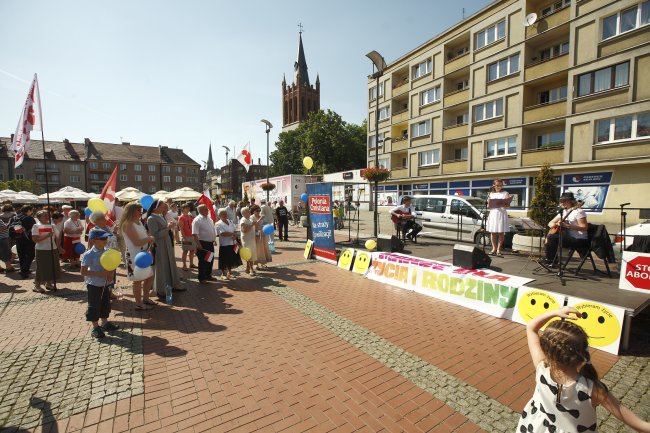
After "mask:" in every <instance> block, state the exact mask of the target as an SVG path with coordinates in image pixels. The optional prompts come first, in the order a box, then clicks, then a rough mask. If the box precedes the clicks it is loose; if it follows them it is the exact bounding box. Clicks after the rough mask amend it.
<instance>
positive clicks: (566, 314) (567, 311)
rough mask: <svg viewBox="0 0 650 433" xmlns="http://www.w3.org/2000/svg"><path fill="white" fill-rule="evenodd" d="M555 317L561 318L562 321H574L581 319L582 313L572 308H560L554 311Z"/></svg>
mask: <svg viewBox="0 0 650 433" xmlns="http://www.w3.org/2000/svg"><path fill="white" fill-rule="evenodd" d="M555 315H556V316H557V317H562V318H564V319H571V320H576V319H579V318H580V317H582V313H580V311H578V310H576V309H575V308H573V307H562V308H558V309H557V310H555Z"/></svg>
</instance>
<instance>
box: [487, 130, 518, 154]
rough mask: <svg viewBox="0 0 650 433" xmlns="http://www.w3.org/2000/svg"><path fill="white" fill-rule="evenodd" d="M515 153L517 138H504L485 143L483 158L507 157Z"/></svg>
mask: <svg viewBox="0 0 650 433" xmlns="http://www.w3.org/2000/svg"><path fill="white" fill-rule="evenodd" d="M516 153H517V137H516V136H514V135H513V136H512V137H504V138H497V139H495V140H488V141H486V142H485V157H486V158H494V157H496V156H509V155H515V154H516Z"/></svg>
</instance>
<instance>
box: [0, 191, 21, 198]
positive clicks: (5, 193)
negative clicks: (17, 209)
mask: <svg viewBox="0 0 650 433" xmlns="http://www.w3.org/2000/svg"><path fill="white" fill-rule="evenodd" d="M16 194H18V193H17V192H16V191H14V190H13V189H3V190H2V191H0V200H13V198H14V197H15V196H16Z"/></svg>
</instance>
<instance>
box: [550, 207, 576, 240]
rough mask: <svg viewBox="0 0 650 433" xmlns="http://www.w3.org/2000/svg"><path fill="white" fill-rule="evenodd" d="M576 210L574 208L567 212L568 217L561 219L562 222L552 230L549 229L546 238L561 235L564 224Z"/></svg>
mask: <svg viewBox="0 0 650 433" xmlns="http://www.w3.org/2000/svg"><path fill="white" fill-rule="evenodd" d="M575 209H576V208H574V207H572V208H571V209H569V212H567V214H566V216H564V217H562V218H560V221H559V222H558V223H557V224H556V225H555V226H553V227H551V228H550V229H548V233H547V234H546V237H547V238H548V237H549V236H550V235H554V234H557V233H559V232H560V231H561V230H563V227H562V223H563V222H564V221H566V219H567V218H569V215H571V212H573V211H574V210H575Z"/></svg>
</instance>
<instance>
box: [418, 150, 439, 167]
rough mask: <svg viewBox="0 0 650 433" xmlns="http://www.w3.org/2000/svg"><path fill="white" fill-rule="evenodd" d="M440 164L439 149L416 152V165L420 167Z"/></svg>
mask: <svg viewBox="0 0 650 433" xmlns="http://www.w3.org/2000/svg"><path fill="white" fill-rule="evenodd" d="M439 164H440V149H431V150H425V151H423V152H418V165H419V166H420V167H431V166H434V165H439Z"/></svg>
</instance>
